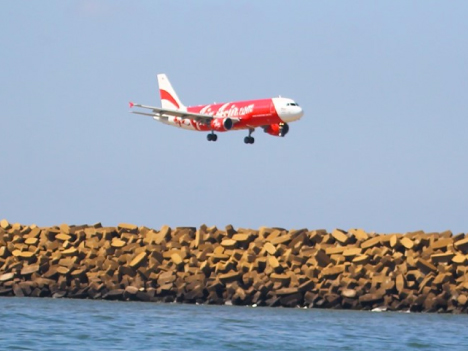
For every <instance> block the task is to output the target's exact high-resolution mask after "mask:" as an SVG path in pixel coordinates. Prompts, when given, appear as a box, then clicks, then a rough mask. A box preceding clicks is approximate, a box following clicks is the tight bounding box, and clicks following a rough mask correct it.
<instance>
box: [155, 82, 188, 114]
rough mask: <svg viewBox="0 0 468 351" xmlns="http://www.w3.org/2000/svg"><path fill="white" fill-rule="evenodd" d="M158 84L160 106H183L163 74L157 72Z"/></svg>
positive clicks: (172, 107) (170, 107) (169, 107)
mask: <svg viewBox="0 0 468 351" xmlns="http://www.w3.org/2000/svg"><path fill="white" fill-rule="evenodd" d="M158 84H159V93H160V95H161V107H162V108H168V109H176V110H181V109H183V108H184V107H185V106H184V105H183V104H182V102H181V101H180V99H179V97H178V96H177V94H176V92H175V90H174V88H172V85H171V82H169V79H168V78H167V76H166V75H165V74H158Z"/></svg>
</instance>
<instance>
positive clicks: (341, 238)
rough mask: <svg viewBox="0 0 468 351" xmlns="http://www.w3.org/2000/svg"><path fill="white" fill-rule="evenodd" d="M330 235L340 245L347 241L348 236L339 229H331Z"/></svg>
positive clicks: (345, 243)
mask: <svg viewBox="0 0 468 351" xmlns="http://www.w3.org/2000/svg"><path fill="white" fill-rule="evenodd" d="M331 235H332V237H333V238H334V239H335V240H336V241H337V242H339V243H340V244H341V245H347V244H348V242H349V236H348V235H347V234H346V233H345V232H344V231H343V230H341V229H335V230H333V231H332V233H331Z"/></svg>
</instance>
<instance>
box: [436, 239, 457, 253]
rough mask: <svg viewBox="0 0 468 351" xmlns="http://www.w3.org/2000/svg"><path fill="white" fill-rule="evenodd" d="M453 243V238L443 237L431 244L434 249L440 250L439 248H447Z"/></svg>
mask: <svg viewBox="0 0 468 351" xmlns="http://www.w3.org/2000/svg"><path fill="white" fill-rule="evenodd" d="M452 244H453V239H452V238H441V239H439V240H437V241H434V242H433V243H432V245H431V248H432V249H433V250H439V249H444V250H446V249H447V246H449V245H452Z"/></svg>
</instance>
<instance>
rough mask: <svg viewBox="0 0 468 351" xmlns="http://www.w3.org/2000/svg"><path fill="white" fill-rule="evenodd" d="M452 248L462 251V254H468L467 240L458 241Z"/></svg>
mask: <svg viewBox="0 0 468 351" xmlns="http://www.w3.org/2000/svg"><path fill="white" fill-rule="evenodd" d="M454 247H455V248H456V249H457V250H460V251H462V252H463V253H464V254H468V238H466V239H463V240H458V241H457V242H456V243H455V244H454Z"/></svg>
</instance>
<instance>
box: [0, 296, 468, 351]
mask: <svg viewBox="0 0 468 351" xmlns="http://www.w3.org/2000/svg"><path fill="white" fill-rule="evenodd" d="M467 326H468V316H467V315H449V314H422V313H396V312H381V313H377V312H357V311H339V310H320V309H294V308H291V309H287V308H267V307H257V308H254V307H239V306H207V305H185V304H161V303H144V302H110V301H92V300H72V299H46V298H13V297H12V298H6V297H5V298H0V349H1V350H206V351H210V350H386V351H390V350H398V351H402V350H463V351H467V350H468V332H467V330H468V329H467Z"/></svg>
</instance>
